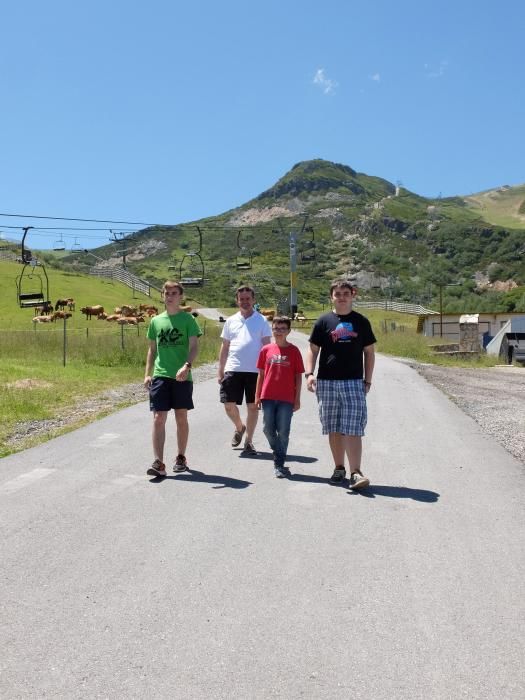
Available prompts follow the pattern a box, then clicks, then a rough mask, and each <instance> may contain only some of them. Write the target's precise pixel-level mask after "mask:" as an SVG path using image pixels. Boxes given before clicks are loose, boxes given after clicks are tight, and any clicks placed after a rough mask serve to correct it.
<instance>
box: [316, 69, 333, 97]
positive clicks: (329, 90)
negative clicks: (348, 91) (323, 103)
mask: <svg viewBox="0 0 525 700" xmlns="http://www.w3.org/2000/svg"><path fill="white" fill-rule="evenodd" d="M313 83H314V85H319V87H320V88H321V90H322V91H323V93H324V94H325V95H335V89H336V88H337V87H339V83H338V82H337V81H336V80H332V79H331V78H327V77H326V75H325V72H324V68H318V69H317V70H316V72H315V75H314V79H313Z"/></svg>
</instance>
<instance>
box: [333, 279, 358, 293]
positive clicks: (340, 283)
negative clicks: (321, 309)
mask: <svg viewBox="0 0 525 700" xmlns="http://www.w3.org/2000/svg"><path fill="white" fill-rule="evenodd" d="M334 289H349V290H350V291H351V292H355V291H356V290H357V287H356V286H355V285H354V284H352V283H351V282H350V281H349V280H334V281H333V282H332V284H331V285H330V296H332V294H333V291H334Z"/></svg>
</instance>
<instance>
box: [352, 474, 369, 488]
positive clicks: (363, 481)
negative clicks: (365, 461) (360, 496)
mask: <svg viewBox="0 0 525 700" xmlns="http://www.w3.org/2000/svg"><path fill="white" fill-rule="evenodd" d="M369 484H370V479H367V478H366V476H363V475H362V474H361V472H358V471H355V472H352V473H351V474H350V488H351V489H352V490H353V491H357V490H358V489H364V488H365V486H368V485H369Z"/></svg>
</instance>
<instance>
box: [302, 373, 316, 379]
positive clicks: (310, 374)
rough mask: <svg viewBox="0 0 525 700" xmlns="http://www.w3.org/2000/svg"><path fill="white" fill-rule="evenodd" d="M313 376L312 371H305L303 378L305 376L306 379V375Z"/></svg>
mask: <svg viewBox="0 0 525 700" xmlns="http://www.w3.org/2000/svg"><path fill="white" fill-rule="evenodd" d="M313 376H314V373H313V372H305V373H304V378H305V379H308V377H313Z"/></svg>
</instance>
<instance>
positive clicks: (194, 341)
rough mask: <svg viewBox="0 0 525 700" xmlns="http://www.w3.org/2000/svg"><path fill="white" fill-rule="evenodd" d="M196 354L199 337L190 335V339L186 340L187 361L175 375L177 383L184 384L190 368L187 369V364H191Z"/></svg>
mask: <svg viewBox="0 0 525 700" xmlns="http://www.w3.org/2000/svg"><path fill="white" fill-rule="evenodd" d="M198 352H199V337H198V336H196V335H190V337H189V338H188V359H187V360H186V362H185V363H184V364H183V365H182V367H181V368H180V369H179V371H178V372H177V374H176V375H175V379H177V380H178V381H179V382H185V381H186V380H187V378H188V374H189V373H190V369H191V367H189V366H188V364H189V365H191V364H193V360H194V359H195V358H196V357H197V353H198Z"/></svg>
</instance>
